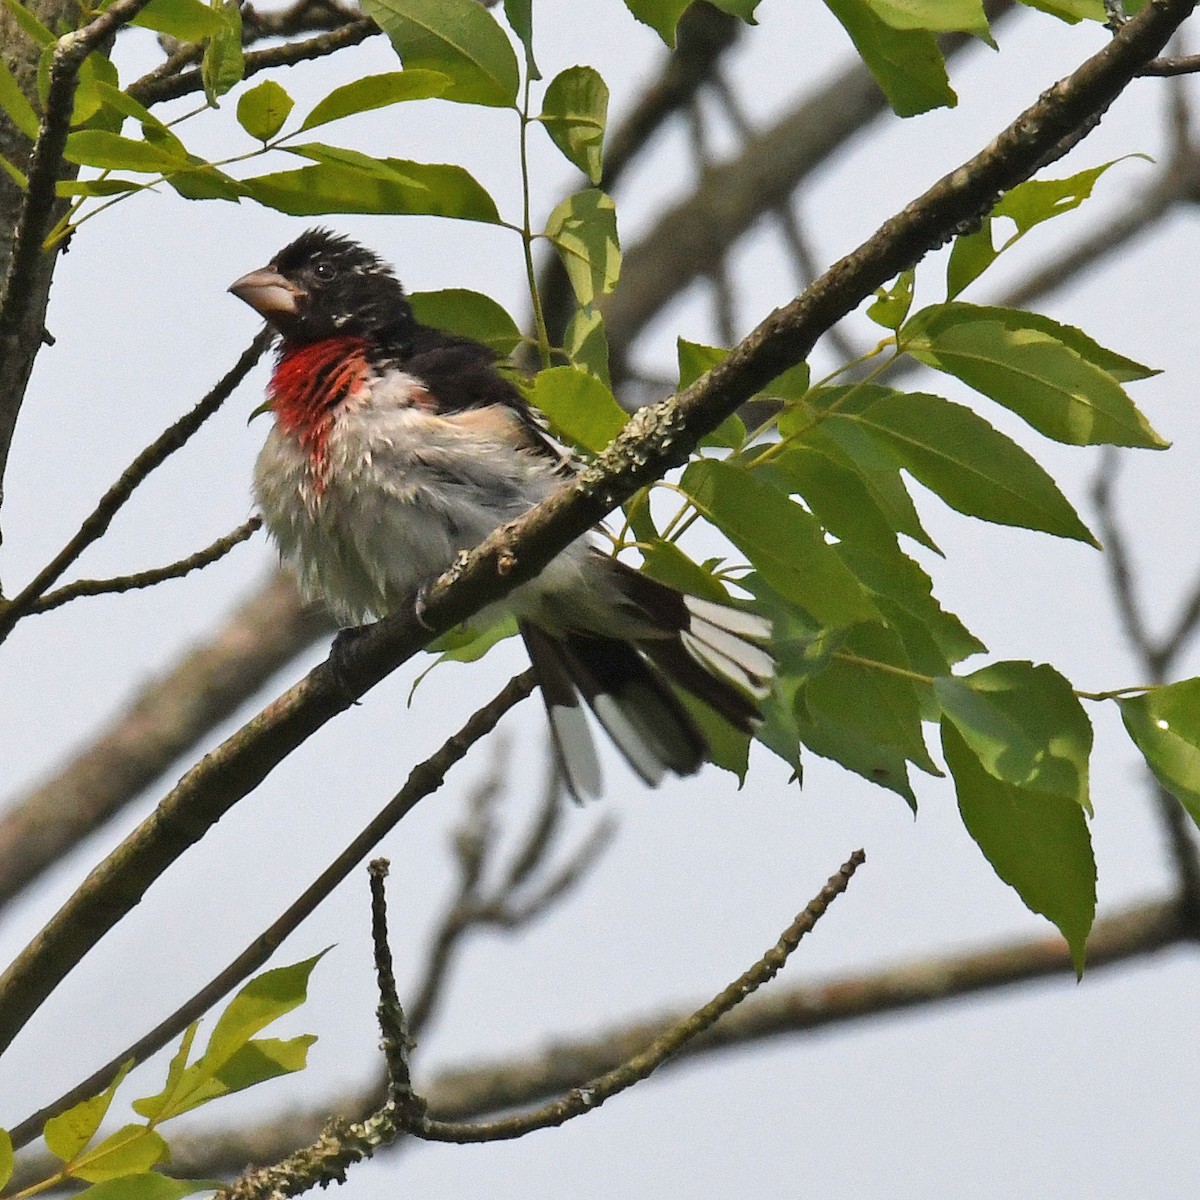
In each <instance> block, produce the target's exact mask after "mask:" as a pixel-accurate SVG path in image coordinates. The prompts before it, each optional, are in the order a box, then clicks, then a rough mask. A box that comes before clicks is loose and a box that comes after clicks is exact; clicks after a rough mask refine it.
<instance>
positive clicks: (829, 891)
mask: <svg viewBox="0 0 1200 1200" xmlns="http://www.w3.org/2000/svg"><path fill="white" fill-rule="evenodd" d="M863 859H864V856H863V853H862V851H861V850H859V851H856V852H855V853H854V854H853V855H851V856H850V859H849V860H848V861H847V862H846V863H845V864H843V866H842V867H841V869H840V870H839V871H838V872H837V873H836V874H835V875H833V876H832V877H831V878H830V880H829V882H828V883H827V884H826V885H825V886H824V887H823V888H822V889H821V891H820V892H819V893H818V895H817V896H816V897H815V898H814V899H813V900H812V901H810V902H809V904H808V906H807V907H806V908H805V909H804V910H803V911H802V912H801V913H800V914H799V915H798V916H797V917H796V919H795V920H794V921H793V922H792V923H791V925H789V926H788V928H787V929H786V930H784V932H783V933H782V935H781V936H780V938H779V940H778V941H777V942H776V944H775V945H774V946H772V947H771V949H770V950H768V951H767V953H766V954H764V955H763V957H762V958H761V959H759V961H758V962H756V963H755V964H754V966H752V967H751V968H750V969H749V970H748V971H746V972H744V973H743V974H742V975H741V976H740V977H739V978H737V979H735V980H734V981H733V982H732V983H731V984H730V985H729V986H728V987H726V988H724V989H723V990H722V991H721V993H720V994H719V995H717V996H716V997H714V998H713V999H712V1000H711V1001H709V1003H708V1004H705V1005H704V1006H703V1007H702V1008H700V1009H698V1010H697V1011H696V1012H694V1013H690V1014H689V1015H688V1016H686V1017H685V1018H684V1019H683V1020H682V1021H680V1022H678V1024H676V1025H675V1026H674V1027H672V1028H671V1029H669V1030H667V1031H666V1032H665V1033H663V1034H662V1035H661V1036H660V1037H658V1038H656V1039H655V1040H654V1041H653V1042H652V1043H651V1044H650V1045H649V1046H647V1047H645V1048H643V1049H642V1050H641V1051H640V1052H638V1053H636V1054H634V1055H633V1056H631V1057H630V1058H629V1059H628V1060H627V1061H626V1062H623V1063H621V1064H620V1065H619V1066H617V1067H615V1068H614V1069H613V1070H611V1071H607V1072H605V1073H604V1074H603V1075H600V1076H598V1077H597V1078H595V1079H592V1080H590V1081H589V1082H588V1083H586V1084H584V1085H583V1086H581V1087H576V1088H573V1089H572V1090H571V1091H570V1092H568V1093H567V1094H566V1095H565V1096H561V1097H559V1098H557V1099H555V1100H553V1101H551V1102H549V1103H547V1104H544V1105H542V1106H541V1107H540V1108H538V1109H535V1110H534V1111H532V1112H526V1113H519V1114H517V1115H516V1116H511V1117H504V1118H501V1119H499V1120H497V1121H492V1122H487V1123H483V1124H467V1123H462V1122H455V1121H445V1120H437V1119H432V1118H430V1117H427V1116H426V1115H425V1111H426V1104H425V1101H424V1100H423V1099H422V1098H421V1097H419V1096H417V1095H416V1094H415V1093H414V1092H413V1090H412V1081H411V1078H410V1075H409V1065H408V1047H409V1037H408V1029H407V1024H406V1022H405V1019H404V1011H403V1009H402V1008H401V1006H400V1000H399V998H398V996H397V995H396V984H395V978H394V975H393V972H392V955H391V950H390V948H389V946H388V941H387V927H386V906H385V903H384V898H383V876H384V875H385V874H386V872H387V863H386V861H384V860H379V861H377V862H374V863H372V864H371V884H372V887H371V892H372V905H371V913H372V932H373V935H374V944H375V962H376V974H377V977H378V980H379V988H380V1002H379V1010H378V1011H379V1023H380V1027H381V1029H382V1032H383V1047H384V1052H385V1055H386V1057H387V1065H388V1074H389V1088H388V1093H389V1094H388V1099H387V1102H386V1103H385V1105H384V1106H383V1108H381V1109H379V1110H378V1111H377V1112H375V1113H372V1114H371V1115H370V1116H368V1117H366V1118H365V1119H364V1120H363V1121H361V1122H356V1123H355V1124H353V1125H348V1124H346V1123H344V1122H343V1123H337V1122H335V1123H333V1124H331V1125H330V1126H329V1127H328V1128H327V1129H325V1130H324V1131H323V1133H322V1135H321V1137H320V1139H319V1141H318V1142H317V1144H315V1145H313V1146H308V1147H305V1148H304V1149H302V1150H299V1151H297V1152H296V1153H295V1154H293V1155H291V1156H289V1158H288V1159H286V1160H285V1161H283V1162H281V1163H277V1164H276V1165H275V1166H273V1167H264V1168H262V1169H260V1170H255V1171H251V1172H249V1173H247V1174H246V1175H244V1176H243V1177H242V1178H241V1179H239V1180H238V1181H237V1182H236V1183H234V1184H233V1185H232V1186H230V1187H228V1188H224V1189H222V1190H220V1191H219V1192H218V1193H217V1195H218V1197H220V1198H221V1200H256V1198H259V1197H261V1198H263V1200H266V1198H267V1197H270V1198H271V1200H275V1198H277V1197H284V1196H296V1195H300V1194H301V1193H303V1192H306V1191H309V1190H310V1189H312V1188H313V1187H316V1186H318V1185H319V1186H321V1187H327V1186H328V1185H329V1184H330V1183H333V1182H342V1181H344V1180H345V1177H346V1171H347V1169H348V1168H349V1167H350V1166H351V1165H353V1164H354V1163H357V1162H361V1161H363V1160H364V1159H367V1158H370V1157H371V1156H372V1155H373V1154H374V1153H375V1152H376V1151H377V1150H379V1149H380V1148H381V1147H383V1146H386V1145H388V1144H390V1143H392V1142H394V1141H395V1140H396V1139H397V1138H399V1137H402V1136H403V1135H405V1134H412V1135H414V1136H416V1137H419V1138H422V1139H424V1140H427V1141H445V1142H459V1143H477V1142H487V1141H502V1140H510V1139H512V1138H518V1137H524V1136H525V1135H526V1134H528V1133H532V1132H535V1131H536V1130H539V1129H550V1128H554V1127H555V1126H558V1125H562V1124H565V1123H566V1122H567V1121H569V1120H572V1119H573V1118H575V1117H579V1116H583V1115H584V1114H585V1113H588V1112H592V1111H594V1110H595V1109H597V1108H599V1107H600V1105H602V1104H603V1103H604V1102H605V1101H606V1100H609V1099H611V1098H612V1097H613V1096H615V1095H617V1094H618V1093H619V1092H623V1091H625V1090H627V1089H628V1088H630V1087H632V1086H633V1085H634V1084H637V1083H640V1082H641V1081H642V1080H643V1079H646V1078H647V1077H648V1076H649V1075H650V1074H652V1073H653V1072H654V1071H655V1070H656V1069H657V1068H658V1067H660V1066H661V1065H662V1064H663V1063H664V1062H666V1061H668V1060H669V1059H670V1058H672V1057H674V1056H675V1055H676V1054H678V1053H679V1052H680V1051H681V1050H682V1049H683V1048H684V1047H685V1046H686V1045H687V1044H688V1043H689V1042H691V1041H693V1040H694V1039H695V1038H697V1037H699V1036H700V1035H701V1034H703V1033H704V1032H705V1031H706V1030H708V1029H710V1028H711V1027H712V1026H713V1025H714V1024H715V1023H716V1022H717V1021H718V1020H720V1018H721V1017H722V1016H724V1015H725V1014H727V1013H729V1012H731V1011H732V1010H734V1009H735V1008H736V1007H737V1006H738V1005H740V1004H742V1003H743V1002H745V1001H746V1000H747V998H748V997H749V996H751V995H752V994H753V993H754V992H755V991H756V990H757V989H758V988H760V987H761V986H762V985H763V984H765V983H768V982H769V981H770V980H771V979H773V978H774V977H775V976H776V975H777V974H778V973H779V971H780V970H781V969H782V968H783V966H784V964H785V963H786V962H787V960H788V958H789V957H790V956H791V954H792V953H793V951H795V949H796V948H797V946H798V945H799V944H800V941H801V939H802V938H803V937H804V936H805V935H806V934H808V933H809V932H811V931H812V929H813V927H814V926H815V925H816V923H817V921H819V920H820V919H821V917H822V916H824V914H825V912H826V911H827V910H828V908H829V905H830V904H832V903H833V901H834V900H835V899H836V898H837V897H838V896H839V895H841V894H842V893H843V892H844V891H845V890H846V888H847V886H848V885H849V882H850V879H851V877H852V876H853V875H854V873H855V871H856V870H857V869H858V867H859V866H861V865H862V862H863Z"/></svg>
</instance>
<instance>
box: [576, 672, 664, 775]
mask: <svg viewBox="0 0 1200 1200" xmlns="http://www.w3.org/2000/svg"><path fill="white" fill-rule="evenodd" d="M592 707H593V709H594V710H595V713H596V719H597V720H598V721H599V722H600V724H601V725H603V726H604V731H605V733H607V734H608V736H609V737H610V738H612V740H613V741H614V742H616V744H617V747H618V749H619V750H620V751H621V753H622V754H624V755H625V759H626V761H627V762H628V763H629V765H630V766H631V767H632V768H633V769H634V770H635V771H636V772H637V773H638V774H639V775H640V776H641V777H642V779H643V780H644V781H645V782H646V783H648V784H649V785H650V786H651V787H658V785H659V784H660V783H661V782H662V781H663V777H664V776H665V775H666V773H667V769H666V767H664V766H663V764H662V761H661V757H660V755H659V753H658V752H657V751H656V750H655V748H654V747H653V746H652V745H651V743H650V741H649V740H648V739H647V737H646V735H645V734H644V733H643V732H642V730H640V729H639V728H638V727H637V726H636V725H635V724H634V723H633V722H632V721H631V720H630V719H629V717H628V716H627V715H626V713H625V712H623V711H622V709H621V705H620V703H619V702H618V701H617V698H616V697H615V696H612V695H609V694H607V693H602V694H601V695H599V696H597V697H596V698H595V699H594V700H593V701H592Z"/></svg>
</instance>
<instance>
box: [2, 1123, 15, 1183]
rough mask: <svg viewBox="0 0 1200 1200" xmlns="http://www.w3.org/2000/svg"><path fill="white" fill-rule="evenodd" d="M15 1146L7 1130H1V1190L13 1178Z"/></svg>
mask: <svg viewBox="0 0 1200 1200" xmlns="http://www.w3.org/2000/svg"><path fill="white" fill-rule="evenodd" d="M13 1165H14V1162H13V1144H12V1138H11V1137H10V1136H9V1133H8V1130H7V1129H0V1188H2V1187H4V1186H5V1184H7V1183H8V1181H9V1180H10V1179H11V1178H12V1173H13Z"/></svg>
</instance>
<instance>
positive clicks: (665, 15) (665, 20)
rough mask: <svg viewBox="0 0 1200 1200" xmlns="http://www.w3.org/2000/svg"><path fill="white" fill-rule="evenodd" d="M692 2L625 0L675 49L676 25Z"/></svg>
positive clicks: (630, 9)
mask: <svg viewBox="0 0 1200 1200" xmlns="http://www.w3.org/2000/svg"><path fill="white" fill-rule="evenodd" d="M691 2H692V0H625V7H626V8H627V9H629V11H630V12H631V13H633V15H634V16H635V17H636V18H637V19H638V20H639V21H641V23H642V24H643V25H649V26H650V28H651V29H653V30H654V32H655V33H657V34H658V36H659V37H660V38H662V40H663V41H664V42H666V44H667V45H668V46H670V47H671V48H672V49H674V48H675V27H676V26H677V25H678V24H679V18H680V17H682V16H683V14H684V12H685V11H686V10H687V8H688V6H689V5H690V4H691Z"/></svg>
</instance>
